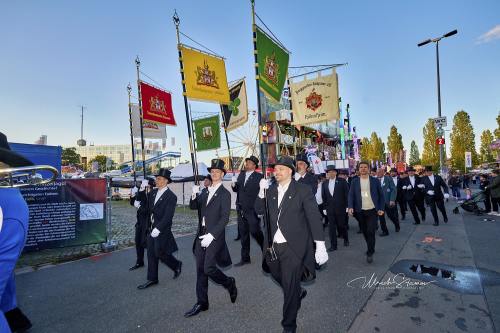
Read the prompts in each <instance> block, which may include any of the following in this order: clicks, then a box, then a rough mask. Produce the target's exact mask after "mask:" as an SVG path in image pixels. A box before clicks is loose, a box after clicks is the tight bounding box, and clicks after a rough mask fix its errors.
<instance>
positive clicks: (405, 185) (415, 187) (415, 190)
mask: <svg viewBox="0 0 500 333" xmlns="http://www.w3.org/2000/svg"><path fill="white" fill-rule="evenodd" d="M424 189H425V185H424V184H423V182H422V178H420V177H418V176H416V175H415V169H414V168H413V167H412V166H410V167H409V168H408V177H406V178H405V179H404V180H403V181H402V185H401V190H402V191H403V193H404V196H405V200H406V202H407V203H408V206H410V211H411V214H412V215H413V219H414V220H415V222H414V223H413V224H420V218H419V216H418V211H420V215H421V216H422V220H423V221H425V206H424V191H423V190H424ZM417 209H418V211H417Z"/></svg>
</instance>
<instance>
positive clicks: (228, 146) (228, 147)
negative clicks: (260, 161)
mask: <svg viewBox="0 0 500 333" xmlns="http://www.w3.org/2000/svg"><path fill="white" fill-rule="evenodd" d="M220 113H221V114H222V121H223V122H224V134H226V144H227V151H228V155H229V165H230V166H231V171H232V172H233V176H234V175H236V173H235V172H234V163H233V157H232V155H231V146H230V145H229V136H228V135H227V128H226V125H227V123H226V116H225V115H224V108H223V107H222V104H220Z"/></svg>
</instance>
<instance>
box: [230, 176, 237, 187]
mask: <svg viewBox="0 0 500 333" xmlns="http://www.w3.org/2000/svg"><path fill="white" fill-rule="evenodd" d="M236 180H237V178H236V176H232V177H231V183H232V184H233V185H234V184H236Z"/></svg>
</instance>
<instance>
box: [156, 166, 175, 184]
mask: <svg viewBox="0 0 500 333" xmlns="http://www.w3.org/2000/svg"><path fill="white" fill-rule="evenodd" d="M170 174H171V172H170V170H168V169H166V168H160V171H158V173H157V174H155V177H163V178H166V179H167V180H168V182H169V183H171V182H172V178H170Z"/></svg>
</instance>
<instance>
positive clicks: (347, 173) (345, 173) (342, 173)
mask: <svg viewBox="0 0 500 333" xmlns="http://www.w3.org/2000/svg"><path fill="white" fill-rule="evenodd" d="M338 172H339V174H340V175H346V176H348V175H349V172H347V170H345V169H342V170H339V171H338Z"/></svg>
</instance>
